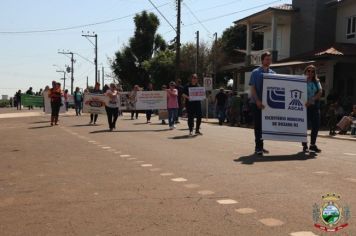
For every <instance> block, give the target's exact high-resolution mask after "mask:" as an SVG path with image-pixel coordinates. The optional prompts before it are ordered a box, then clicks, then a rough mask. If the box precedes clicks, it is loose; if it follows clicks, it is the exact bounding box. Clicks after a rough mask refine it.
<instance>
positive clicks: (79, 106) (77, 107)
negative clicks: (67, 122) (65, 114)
mask: <svg viewBox="0 0 356 236" xmlns="http://www.w3.org/2000/svg"><path fill="white" fill-rule="evenodd" d="M81 110H82V102H81V101H80V102H79V101H78V102H75V113H76V114H77V116H78V115H80V114H81V113H80V112H81Z"/></svg>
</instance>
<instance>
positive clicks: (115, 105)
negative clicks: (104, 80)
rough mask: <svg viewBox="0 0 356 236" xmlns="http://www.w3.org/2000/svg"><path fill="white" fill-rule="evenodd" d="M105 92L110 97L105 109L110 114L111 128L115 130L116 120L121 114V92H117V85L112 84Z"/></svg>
mask: <svg viewBox="0 0 356 236" xmlns="http://www.w3.org/2000/svg"><path fill="white" fill-rule="evenodd" d="M104 94H105V96H107V97H108V98H109V101H108V103H107V104H106V106H105V110H106V114H107V116H108V123H109V129H110V131H113V129H116V121H117V118H118V116H119V93H118V92H117V88H116V85H115V84H110V89H109V90H107V91H106V92H105V93H104Z"/></svg>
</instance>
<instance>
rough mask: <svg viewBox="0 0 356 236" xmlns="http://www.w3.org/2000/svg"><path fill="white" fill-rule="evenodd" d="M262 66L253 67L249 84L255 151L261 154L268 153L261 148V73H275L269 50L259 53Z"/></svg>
mask: <svg viewBox="0 0 356 236" xmlns="http://www.w3.org/2000/svg"><path fill="white" fill-rule="evenodd" d="M261 61H262V66H260V67H258V68H256V69H254V70H253V71H252V74H251V78H250V82H249V85H250V87H251V101H250V102H251V108H252V111H253V116H254V125H255V143H256V146H255V153H256V154H257V155H263V153H268V151H267V150H266V149H264V148H263V140H262V109H264V107H265V106H264V105H263V104H262V90H263V74H264V73H273V74H274V73H275V72H274V71H273V70H271V69H270V68H269V67H270V65H271V63H272V55H271V53H270V52H265V53H263V54H262V55H261Z"/></svg>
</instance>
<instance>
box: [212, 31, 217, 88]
mask: <svg viewBox="0 0 356 236" xmlns="http://www.w3.org/2000/svg"><path fill="white" fill-rule="evenodd" d="M217 47H218V33H214V59H213V73H214V77H213V86H214V85H215V84H216V73H217V71H216V64H217V63H216V61H217V60H216V55H217Z"/></svg>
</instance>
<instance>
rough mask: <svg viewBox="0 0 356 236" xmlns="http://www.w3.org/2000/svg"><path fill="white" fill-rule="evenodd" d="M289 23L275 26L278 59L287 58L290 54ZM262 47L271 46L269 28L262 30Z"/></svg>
mask: <svg viewBox="0 0 356 236" xmlns="http://www.w3.org/2000/svg"><path fill="white" fill-rule="evenodd" d="M290 32H291V27H290V25H278V26H277V50H278V60H282V59H285V58H288V57H289V56H290ZM263 48H264V49H270V48H272V32H271V28H267V29H266V30H265V31H264V32H263Z"/></svg>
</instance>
